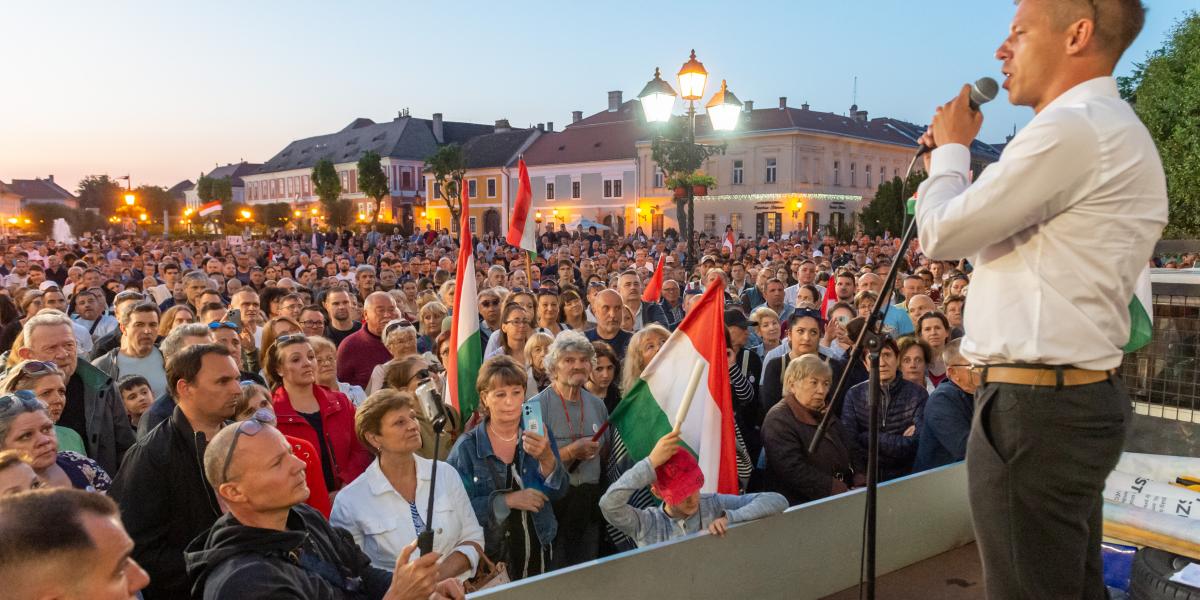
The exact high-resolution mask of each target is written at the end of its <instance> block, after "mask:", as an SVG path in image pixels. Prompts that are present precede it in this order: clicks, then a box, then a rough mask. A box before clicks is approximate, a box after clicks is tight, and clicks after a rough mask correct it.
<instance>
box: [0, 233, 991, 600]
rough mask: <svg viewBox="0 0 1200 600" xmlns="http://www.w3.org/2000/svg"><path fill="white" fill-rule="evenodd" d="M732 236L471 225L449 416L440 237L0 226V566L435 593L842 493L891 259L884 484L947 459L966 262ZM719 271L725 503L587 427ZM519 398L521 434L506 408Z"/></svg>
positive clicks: (129, 581)
mask: <svg viewBox="0 0 1200 600" xmlns="http://www.w3.org/2000/svg"><path fill="white" fill-rule="evenodd" d="M723 240H724V237H723V236H722V237H721V238H716V237H708V236H703V235H701V236H699V240H698V244H697V248H698V249H699V250H700V251H701V252H702V254H700V255H699V256H697V257H696V259H697V260H691V261H689V260H687V257H686V253H685V248H686V243H684V242H683V241H681V240H678V239H676V238H674V237H664V236H661V235H647V234H645V233H644V232H643V231H642V230H641V229H638V230H637V231H636V232H635V233H633V234H632V235H630V236H627V237H623V238H619V237H616V236H614V235H612V234H611V233H610V232H607V231H604V232H600V231H597V230H596V228H591V229H589V230H587V231H583V230H576V231H567V230H566V229H565V228H563V227H561V226H560V227H559V229H558V230H554V229H553V226H548V227H547V229H546V231H545V232H543V233H542V235H541V236H540V239H539V242H538V252H537V253H536V255H535V256H533V257H532V258H531V257H530V255H529V254H527V253H526V252H524V251H521V250H519V249H516V248H512V247H510V246H507V245H505V244H504V243H503V242H502V241H501V240H498V239H495V238H493V237H491V236H484V237H483V239H480V240H478V243H477V245H476V247H475V248H474V252H475V264H476V265H477V269H478V272H477V273H476V274H475V277H476V279H477V288H478V290H479V292H478V295H477V297H475V298H467V299H462V302H471V303H474V304H475V307H476V308H477V309H478V314H479V318H480V323H479V329H480V334H481V342H482V344H481V350H480V352H481V356H480V357H479V359H480V360H481V362H482V367H481V368H480V372H479V376H478V380H477V383H476V390H475V392H477V394H478V396H479V399H480V404H479V407H478V410H476V411H474V412H473V413H470V414H461V413H460V412H459V411H458V410H457V409H456V408H455V407H453V406H451V405H450V404H449V398H450V394H449V393H448V392H449V390H448V387H447V386H448V383H447V377H446V371H447V368H448V366H449V365H448V363H449V361H450V360H451V356H452V354H453V353H452V349H451V345H452V340H451V334H450V329H451V327H450V321H451V319H452V315H451V313H452V309H453V307H454V305H455V298H454V295H455V294H456V293H457V290H458V289H460V287H459V286H457V285H456V283H457V282H456V281H455V280H454V277H455V260H456V256H457V252H458V250H457V248H456V246H455V236H452V235H450V233H449V232H446V231H443V232H433V231H426V232H418V233H416V234H414V235H411V236H405V235H402V234H401V233H400V232H399V231H398V230H394V231H393V232H392V233H391V234H385V233H381V232H380V231H378V228H376V227H371V228H370V229H369V230H367V228H365V227H364V228H361V229H360V230H359V231H357V232H354V231H349V230H342V231H330V232H326V233H320V232H318V233H313V234H307V233H298V232H286V231H276V232H274V233H273V234H272V235H270V236H269V237H264V238H261V239H247V240H240V239H233V240H230V239H226V238H221V239H214V240H203V239H171V240H167V239H158V238H149V237H135V236H115V237H109V236H106V235H94V236H85V237H83V238H82V239H80V240H78V241H76V242H72V243H56V242H54V241H50V240H10V241H8V242H6V243H5V245H4V247H3V254H4V256H3V264H2V265H0V277H2V280H0V281H2V283H3V287H2V288H0V339H3V340H8V341H9V342H10V343H9V344H7V345H5V346H3V347H4V348H7V353H6V354H5V355H4V356H3V357H2V358H0V359H2V360H3V361H4V364H5V367H6V369H7V370H6V374H5V375H4V376H3V378H2V379H0V393H3V394H4V395H3V396H2V397H0V494H2V496H0V580H2V581H5V582H6V584H5V585H6V586H9V587H10V588H11V589H16V590H20V591H21V593H20V594H18V595H22V594H24V593H25V592H26V591H27V592H28V594H29V595H36V594H40V593H42V592H46V591H54V590H58V591H60V592H61V595H62V597H80V598H82V597H88V598H99V597H110V596H111V597H127V596H129V595H130V594H132V593H134V592H137V591H138V590H141V594H142V596H143V597H144V598H147V599H150V600H153V599H155V598H185V597H197V598H243V597H253V595H254V594H260V593H261V594H267V593H269V594H270V595H271V597H297V598H310V597H331V598H342V597H344V598H358V597H370V598H429V597H435V598H440V597H448V598H458V597H462V595H463V593H464V590H469V589H472V588H473V587H475V586H479V585H485V584H487V583H488V582H489V581H491V582H498V581H502V580H504V579H505V578H507V579H520V578H524V577H529V576H532V575H536V574H540V573H544V572H547V571H550V570H553V569H557V568H561V567H565V566H570V565H575V564H579V563H582V562H586V561H588V560H592V559H595V558H598V557H602V556H607V555H611V554H614V553H617V552H621V551H623V550H626V549H630V548H633V547H635V546H641V545H646V544H652V543H656V542H660V541H664V540H667V539H671V538H675V537H679V536H682V535H687V534H691V533H695V532H701V531H707V532H710V533H712V534H716V535H723V534H724V533H725V531H726V529H727V528H728V526H729V525H731V524H735V523H738V522H742V521H746V520H751V519H759V518H768V517H769V516H770V515H773V514H776V513H779V512H782V511H783V510H784V509H785V508H787V506H789V505H797V504H801V503H804V502H809V501H812V500H816V499H820V498H824V497H828V496H830V495H834V494H838V493H842V492H845V491H847V490H849V489H852V488H855V487H858V486H862V485H864V482H865V472H866V469H865V465H866V454H865V449H866V447H867V431H868V406H867V401H868V398H867V397H868V391H867V387H866V386H867V384H866V381H867V364H866V362H865V361H864V360H858V361H851V360H849V358H850V357H849V356H848V355H849V354H850V351H851V347H852V346H853V344H854V340H855V339H857V336H858V334H859V332H861V330H862V328H863V326H864V323H865V321H866V317H867V316H868V315H869V314H870V311H871V309H872V307H873V306H874V305H875V303H876V302H877V301H878V299H879V294H880V293H881V291H882V287H883V282H884V277H885V276H886V274H887V272H888V270H889V268H890V267H891V266H892V264H893V263H895V262H898V263H900V265H899V267H900V272H901V273H902V274H901V276H900V277H899V278H898V279H897V284H896V288H897V295H896V296H895V297H891V298H887V299H886V302H884V303H883V306H886V312H885V313H884V315H883V321H884V330H885V332H887V333H888V334H889V336H888V338H887V340H886V342H885V344H884V347H883V348H882V350H881V351H880V380H881V383H882V396H881V401H882V437H881V439H880V445H879V448H880V471H881V477H882V478H883V479H885V480H886V479H892V478H896V477H901V476H904V475H908V474H911V473H913V472H915V471H919V470H924V469H929V468H934V467H937V466H940V465H945V464H948V463H952V462H955V461H959V460H962V459H963V457H964V455H965V453H966V440H967V436H968V432H969V430H970V424H971V415H972V407H973V400H972V394H973V392H974V391H975V388H976V386H977V385H978V381H979V380H978V377H977V375H976V373H975V372H974V371H973V370H972V368H971V365H970V364H968V363H967V361H965V360H964V359H963V357H962V355H961V353H960V351H959V342H958V339H959V338H960V337H961V336H962V335H963V311H964V306H965V303H966V297H967V291H968V289H969V284H970V281H971V265H970V264H969V263H967V262H966V261H959V262H955V263H950V262H939V261H930V260H928V259H927V258H926V257H925V256H924V255H923V254H922V253H921V252H920V249H919V248H918V246H917V244H916V243H915V242H914V244H913V245H912V246H910V247H908V248H900V247H899V240H897V239H894V238H869V237H866V236H861V237H859V238H856V239H853V240H849V241H838V240H835V239H833V238H828V237H827V238H819V237H812V236H810V235H809V234H808V232H804V231H797V232H792V233H791V234H789V235H786V236H784V237H783V238H782V239H773V238H757V239H756V238H747V237H742V238H741V239H738V240H736V242H735V243H734V244H733V245H732V247H730V246H729V245H728V244H723V243H722V242H723ZM660 264H661V265H662V270H663V279H662V285H661V293H660V294H659V299H657V300H654V301H649V300H644V299H643V298H644V292H645V291H646V290H645V288H646V286H647V284H648V283H649V282H650V281H651V276H652V274H653V273H654V271H655V270H656V269H657V268H658V265H660ZM689 267H690V268H689ZM712 285H718V286H721V287H723V288H724V291H725V294H724V305H725V312H724V322H725V326H726V332H725V343H726V345H727V348H728V352H729V357H730V360H729V385H730V391H731V398H732V399H733V407H732V408H733V411H734V413H735V425H736V426H735V430H736V436H737V453H738V474H739V480H740V489H739V494H737V495H729V494H708V493H701V492H700V490H701V488H702V486H703V474H702V472H701V471H700V467H699V466H698V464H697V463H696V461H695V459H694V457H693V456H692V455H691V454H690V453H689V452H687V451H684V452H680V451H679V450H680V448H681V447H682V446H681V444H680V441H679V439H678V436H677V435H674V434H672V435H668V436H666V437H663V438H662V439H661V440H660V441H659V442H658V445H656V446H655V448H654V450H653V451H652V452H651V453H650V455H649V456H648V457H646V458H644V459H642V460H641V461H637V462H635V461H633V460H632V459H630V458H629V456H628V454H627V453H626V452H625V450H624V448H623V445H622V444H621V441H620V438H619V432H616V431H614V430H613V429H611V428H607V429H606V428H605V425H606V423H607V421H608V418H609V415H610V414H611V413H612V412H613V410H614V409H615V408H616V407H617V405H618V404H619V403H620V402H621V399H622V398H623V396H624V395H625V394H626V393H627V392H629V391H630V390H631V389H632V388H633V386H634V385H635V384H636V383H637V382H638V380H639V376H640V374H641V372H642V369H644V368H645V367H646V365H648V364H649V363H650V362H651V361H652V360H653V358H654V357H655V355H656V353H657V352H658V351H659V349H660V348H662V346H663V344H664V343H666V342H667V340H668V339H669V338H670V336H671V333H672V331H674V330H675V329H676V328H677V327H678V325H679V323H680V322H681V321H682V320H683V319H684V318H686V316H687V314H688V313H689V311H690V310H692V308H693V306H694V305H695V304H696V302H697V301H698V300H699V299H700V297H701V294H702V292H703V291H704V290H705V289H707V288H708V287H710V286H712ZM843 376H844V378H845V379H846V381H847V382H848V383H847V385H846V386H845V387H844V388H843V389H842V391H841V392H840V393H839V394H837V397H835V396H834V393H835V390H834V388H835V386H836V384H837V382H838V381H839V379H841V378H843ZM531 399H536V400H537V405H538V406H540V408H541V411H542V412H541V415H540V417H541V419H540V420H541V422H542V423H543V424H544V429H539V430H534V429H528V428H526V427H525V425H524V423H525V420H524V419H523V416H522V412H523V408H524V407H527V406H530V405H531V403H529V402H528V401H529V400H531ZM831 407H838V410H839V411H840V412H838V413H837V414H836V415H834V416H835V417H837V418H835V419H833V425H832V427H831V428H830V429H829V432H828V435H827V436H826V437H825V438H824V439H823V440H822V441H821V443H820V444H819V445H818V446H817V449H816V452H813V453H809V451H808V447H809V444H810V443H811V441H812V439H813V436H814V433H815V431H816V429H817V426H818V424H819V423H820V422H821V420H822V419H823V418H824V416H825V414H826V412H828V411H829V410H831ZM435 479H436V488H433V485H432V482H433V481H434V480H435ZM431 488H433V489H431ZM431 494H432V495H433V496H434V498H433V500H434V502H433V504H432V506H433V512H432V513H430V512H429V503H428V500H429V496H430V495H431ZM430 529H432V531H434V532H435V534H436V535H434V543H433V550H432V552H429V553H426V554H424V555H421V554H420V553H419V552H417V551H416V550H415V540H417V538H418V537H419V536H420V535H421V534H422V532H425V531H427V530H430ZM41 556H53V558H54V560H41V559H40V558H39V557H41ZM34 564H36V565H38V568H36V569H34V568H31V567H30V565H34ZM81 565H82V568H84V569H85V570H88V569H92V570H95V573H90V572H89V573H88V574H86V576H79V571H78V570H79V569H80V568H81ZM114 565H115V566H114ZM500 565H503V566H502V567H501V566H500ZM68 569H69V570H71V573H72V576H70V577H67V576H64V574H65V573H66V572H67V570H68ZM143 588H144V589H143ZM101 590H108V592H106V593H108V594H109V595H104V594H102V593H101ZM281 590H282V591H281Z"/></svg>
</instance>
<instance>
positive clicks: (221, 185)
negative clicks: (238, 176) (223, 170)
mask: <svg viewBox="0 0 1200 600" xmlns="http://www.w3.org/2000/svg"><path fill="white" fill-rule="evenodd" d="M212 199H213V200H220V201H221V202H222V203H224V202H231V201H233V180H232V179H230V178H228V177H222V178H220V179H214V180H213V182H212Z"/></svg>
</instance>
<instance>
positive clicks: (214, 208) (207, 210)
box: [196, 200, 221, 217]
mask: <svg viewBox="0 0 1200 600" xmlns="http://www.w3.org/2000/svg"><path fill="white" fill-rule="evenodd" d="M219 212H221V201H220V200H213V201H212V202H209V203H208V204H201V205H200V210H198V211H196V214H198V215H200V216H201V217H207V216H208V215H211V214H213V213H219Z"/></svg>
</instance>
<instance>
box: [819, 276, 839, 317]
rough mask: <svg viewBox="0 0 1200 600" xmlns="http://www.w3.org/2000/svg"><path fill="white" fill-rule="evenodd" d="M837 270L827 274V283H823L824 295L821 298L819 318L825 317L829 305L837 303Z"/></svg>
mask: <svg viewBox="0 0 1200 600" xmlns="http://www.w3.org/2000/svg"><path fill="white" fill-rule="evenodd" d="M836 285H837V272H836V271H834V273H833V274H832V275H830V276H829V283H828V284H826V285H825V295H824V296H823V297H822V298H821V318H825V316H826V315H827V314H828V313H827V311H828V310H829V307H830V306H832V305H834V304H837V303H838V300H839V298H838V296H837V288H836V287H834V286H836Z"/></svg>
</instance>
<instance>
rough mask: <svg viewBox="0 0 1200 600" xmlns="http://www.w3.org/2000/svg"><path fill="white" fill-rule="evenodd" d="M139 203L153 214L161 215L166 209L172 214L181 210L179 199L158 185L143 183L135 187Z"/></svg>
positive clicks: (134, 192)
mask: <svg viewBox="0 0 1200 600" xmlns="http://www.w3.org/2000/svg"><path fill="white" fill-rule="evenodd" d="M133 194H134V195H135V196H137V201H138V204H140V205H141V206H142V208H143V209H145V211H146V212H147V213H148V214H150V215H151V216H161V215H162V212H163V211H164V210H165V211H167V212H168V213H170V214H175V213H177V212H178V211H179V201H178V200H176V199H174V198H172V197H171V195H170V194H168V193H167V190H166V188H162V187H159V186H157V185H142V186H139V187H136V188H134V190H133Z"/></svg>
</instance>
